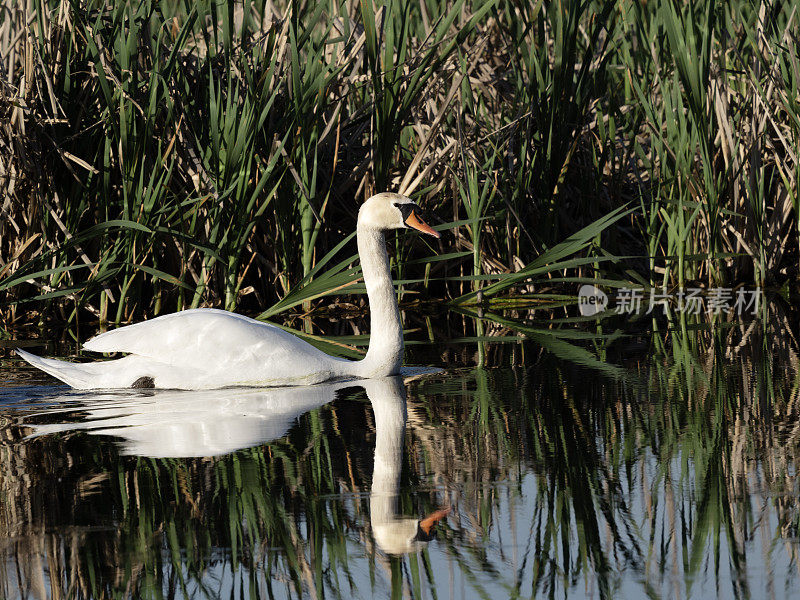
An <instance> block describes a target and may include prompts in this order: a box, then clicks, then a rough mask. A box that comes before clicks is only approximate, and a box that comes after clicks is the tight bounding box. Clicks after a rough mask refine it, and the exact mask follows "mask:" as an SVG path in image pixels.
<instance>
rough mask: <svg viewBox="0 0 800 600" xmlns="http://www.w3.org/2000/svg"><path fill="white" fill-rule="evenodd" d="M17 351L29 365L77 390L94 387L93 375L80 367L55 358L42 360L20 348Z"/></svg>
mask: <svg viewBox="0 0 800 600" xmlns="http://www.w3.org/2000/svg"><path fill="white" fill-rule="evenodd" d="M15 351H16V353H17V354H18V355H19V356H20V357H22V358H23V359H24V360H25V361H26V362H28V363H29V364H31V365H33V366H34V367H36V368H37V369H40V370H42V371H44V372H45V373H47V374H49V375H52V376H53V377H55V378H56V379H60V380H61V381H63V382H64V383H66V384H67V385H69V386H71V387H74V388H77V389H88V388H91V387H93V386H92V383H91V379H92V377H91V374H90V373H87V372H86V371H85V370H84V369H82V368H81V366H80V365H77V364H75V363H70V362H65V361H63V360H55V359H53V358H42V357H41V356H36V355H35V354H31V353H30V352H25V350H21V349H19V348H17V349H16V350H15Z"/></svg>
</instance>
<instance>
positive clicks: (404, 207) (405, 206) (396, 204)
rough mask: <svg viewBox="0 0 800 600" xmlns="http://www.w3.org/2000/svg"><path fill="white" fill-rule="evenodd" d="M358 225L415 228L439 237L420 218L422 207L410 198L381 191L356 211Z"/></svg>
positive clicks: (381, 229) (381, 227) (437, 233)
mask: <svg viewBox="0 0 800 600" xmlns="http://www.w3.org/2000/svg"><path fill="white" fill-rule="evenodd" d="M358 226H359V227H369V228H371V229H377V230H379V231H387V230H389V229H416V230H417V231H421V232H422V233H427V234H428V235H432V236H433V237H437V238H438V237H440V235H439V232H438V231H435V230H434V229H432V228H431V226H430V225H428V224H427V223H426V222H425V221H424V220H423V219H422V209H421V208H420V207H419V205H418V204H417V203H416V202H414V201H413V200H412V199H411V198H407V197H406V196H402V195H400V194H393V193H390V192H383V193H381V194H375V195H374V196H372V197H371V198H370V199H368V200H367V201H366V202H364V204H362V205H361V208H360V209H359V211H358Z"/></svg>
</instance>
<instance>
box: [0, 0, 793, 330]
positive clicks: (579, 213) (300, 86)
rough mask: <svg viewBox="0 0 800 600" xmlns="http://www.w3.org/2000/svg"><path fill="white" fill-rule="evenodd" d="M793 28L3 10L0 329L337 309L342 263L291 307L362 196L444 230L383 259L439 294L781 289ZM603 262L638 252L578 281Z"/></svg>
mask: <svg viewBox="0 0 800 600" xmlns="http://www.w3.org/2000/svg"><path fill="white" fill-rule="evenodd" d="M797 8H798V5H797V3H796V2H784V3H772V2H769V1H768V0H762V1H760V2H759V3H757V4H755V5H754V4H752V3H750V2H745V1H744V0H739V1H736V2H729V3H726V4H725V6H723V7H719V6H717V5H716V4H715V3H713V2H711V1H710V0H707V1H703V2H695V3H684V2H676V1H674V0H656V1H649V2H633V3H630V2H602V3H601V2H581V1H579V0H567V1H564V2H538V3H526V2H517V1H515V0H486V1H482V2H478V3H471V4H470V3H466V2H456V3H455V4H452V5H448V4H447V3H444V2H425V3H421V4H415V3H405V4H390V5H383V4H380V3H376V2H374V0H361V1H359V2H356V1H347V2H343V3H339V4H331V5H325V4H315V5H311V4H304V3H300V2H288V3H278V4H277V5H275V4H273V3H269V2H264V1H262V0H258V1H256V2H247V3H244V4H237V3H228V4H225V5H219V4H218V3H215V2H209V1H205V2H200V3H189V2H182V3H173V4H170V5H165V4H163V3H157V2H152V1H150V0H144V1H142V2H138V3H129V4H126V5H117V4H113V3H108V2H103V1H102V0H86V1H83V2H65V1H57V0H51V1H45V0H34V2H31V3H22V2H19V1H17V0H4V1H3V3H2V6H1V7H0V63H1V65H2V66H0V71H1V72H2V74H3V76H2V77H1V78H0V79H2V83H0V181H1V182H2V184H1V185H0V189H2V212H3V218H2V219H0V295H2V301H3V302H4V304H5V305H7V306H8V309H7V310H5V311H4V312H3V323H4V325H5V326H7V327H9V326H11V325H13V324H21V323H24V322H37V321H43V320H48V319H58V320H61V321H71V322H76V321H78V320H79V319H83V320H86V319H87V318H89V319H91V320H100V321H101V322H115V323H119V322H127V321H129V320H132V319H137V318H143V317H149V316H154V315H157V314H159V313H161V312H164V311H171V310H175V309H181V308H186V307H191V306H201V305H203V306H220V307H224V308H227V309H231V310H233V309H236V310H241V311H244V312H249V313H253V314H261V313H264V314H270V315H273V316H277V315H278V314H279V313H280V312H283V311H286V310H293V309H294V308H295V307H297V306H300V305H302V306H303V308H304V311H305V312H307V311H308V310H310V309H312V308H314V307H316V306H319V305H320V304H323V303H324V300H321V299H322V298H324V296H326V295H328V294H330V293H333V292H342V291H343V289H344V288H342V287H341V286H343V285H345V284H347V283H351V284H352V287H351V288H350V289H349V291H351V292H353V293H357V292H358V291H359V289H360V288H358V287H357V285H356V283H355V280H356V279H357V276H358V273H357V271H355V270H352V269H350V267H351V266H352V264H349V265H348V268H345V267H343V266H341V265H340V266H339V270H338V271H335V272H333V273H331V274H329V276H328V279H327V285H322V284H319V285H316V286H314V287H311V288H308V289H307V290H306V291H305V292H304V289H305V288H306V287H307V286H309V285H310V284H311V283H312V281H314V280H318V279H320V278H321V277H322V275H323V271H321V270H320V269H317V267H318V266H319V264H320V262H321V259H322V258H323V257H328V256H329V253H330V251H331V250H333V249H334V248H335V247H337V244H338V243H339V241H341V240H342V239H344V238H345V237H346V235H347V234H348V233H350V231H352V229H353V227H354V224H355V217H356V209H357V206H358V202H359V201H360V200H362V199H363V198H365V197H368V196H369V195H371V194H372V193H374V192H375V191H380V190H384V189H391V190H398V191H401V192H403V193H406V194H410V195H411V196H412V197H414V198H415V199H417V200H418V201H419V202H420V203H421V204H422V205H424V206H425V207H427V208H428V209H430V212H431V213H432V214H437V215H440V216H441V218H442V220H444V221H450V222H452V223H453V225H452V229H453V232H452V237H445V238H444V241H443V242H442V245H441V246H440V247H439V250H440V251H442V252H443V253H445V254H447V255H448V256H449V261H448V262H449V264H438V263H434V262H427V263H426V262H425V260H424V259H420V257H419V256H418V255H417V251H416V250H415V244H414V241H413V237H412V236H405V237H403V238H400V239H398V240H397V244H398V245H397V247H396V249H395V252H394V255H395V256H396V257H397V258H398V260H402V261H409V260H411V261H416V260H419V261H420V262H419V263H418V264H422V265H423V266H424V268H425V270H426V276H425V279H426V284H427V285H426V288H425V289H426V293H428V294H429V295H432V296H434V297H437V298H447V299H450V298H457V299H459V302H461V303H463V302H464V301H465V300H469V301H470V302H472V301H475V300H476V299H479V298H485V297H487V296H490V295H491V294H495V295H496V294H501V295H504V296H509V295H512V296H513V295H519V294H523V293H526V292H528V291H530V290H531V289H535V288H536V283H535V282H532V280H531V278H530V277H528V276H527V275H528V274H529V273H530V271H531V270H537V272H539V271H538V269H542V268H543V270H542V271H541V273H543V278H546V279H560V278H570V277H575V278H581V277H583V278H586V277H589V278H593V277H600V278H602V277H609V276H612V275H613V276H614V277H612V278H616V279H622V280H627V281H632V280H634V279H635V280H637V281H638V280H639V279H641V280H644V281H647V282H648V284H649V285H658V286H661V285H666V286H673V285H684V284H686V283H687V282H696V281H704V282H707V283H708V284H709V285H712V284H725V285H728V284H730V285H734V284H741V283H751V282H752V283H755V284H760V285H772V284H782V283H783V282H784V281H786V280H787V278H790V277H791V276H792V275H793V274H795V273H797V267H798V255H799V254H798V250H799V249H800V230H798V217H797V214H798V212H797V209H798V200H797V176H798V173H800V171H799V170H798V169H800V167H799V166H798V161H797V150H796V149H797V147H798V134H800V108H798V99H797V94H796V90H797V87H798V76H799V75H798V73H800V67H799V66H798V62H797V53H796V51H795V47H796V42H797V29H798V28H797V19H798V18H800V17H798V11H797V10H796V9H797ZM651 40H665V41H664V43H663V44H656V43H654V42H651ZM623 206H637V207H638V210H637V211H636V212H634V213H631V214H626V215H624V216H621V217H619V219H618V220H609V219H608V218H607V216H608V215H610V214H611V215H617V216H618V215H620V213H619V212H618V211H619V210H620V209H621V208H622V207H623ZM601 225H602V226H601ZM587 227H593V231H594V236H593V238H592V239H591V241H590V243H587V244H585V245H578V246H575V247H574V249H573V250H574V253H573V254H570V255H568V256H566V257H562V260H560V261H556V262H557V263H558V264H555V265H553V264H551V261H550V260H546V261H544V263H542V261H539V262H538V263H537V262H536V261H537V260H539V258H540V257H542V256H547V253H548V252H549V251H552V250H553V249H555V248H556V247H559V245H560V244H562V243H564V240H568V239H571V238H572V236H574V235H575V232H576V231H580V230H585V228H587ZM450 246H454V247H455V248H454V250H455V252H453V251H450V252H445V249H446V248H448V247H450ZM342 251H343V252H345V254H343V255H342V256H337V257H336V259H337V261H336V262H334V263H330V262H329V263H328V264H333V265H337V264H339V263H341V261H343V260H345V259H346V258H348V257H350V255H351V253H350V252H348V251H347V249H345V248H344V247H342ZM602 256H605V257H615V256H616V257H631V256H635V257H638V258H637V259H627V260H628V261H629V262H630V265H627V266H625V267H624V268H621V267H620V266H612V264H609V263H608V262H607V264H603V261H600V262H597V261H586V262H583V261H584V260H585V259H587V258H590V257H602ZM534 264H537V266H536V267H534ZM630 267H632V268H633V270H634V271H635V272H636V277H635V278H634V277H632V276H631V275H630V274H627V275H626V274H625V273H626V272H628V273H629V272H630V270H631V269H630ZM626 269H627V271H626ZM345 273H347V275H345ZM403 274H404V275H405V272H403ZM347 277H349V278H350V279H349V280H347V281H346V279H347ZM465 282H469V286H468V288H467V289H464V286H465ZM498 284H499V285H498ZM491 286H494V287H491ZM483 288H491V289H485V290H484V289H483ZM467 292H470V293H475V295H474V296H472V297H470V298H471V299H469V298H466V297H465V294H466V293H467ZM477 292H481V293H480V294H477ZM289 299H291V301H289Z"/></svg>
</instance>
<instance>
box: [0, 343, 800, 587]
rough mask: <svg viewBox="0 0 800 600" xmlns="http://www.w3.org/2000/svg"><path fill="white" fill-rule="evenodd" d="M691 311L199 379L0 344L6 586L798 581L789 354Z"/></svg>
mask: <svg viewBox="0 0 800 600" xmlns="http://www.w3.org/2000/svg"><path fill="white" fill-rule="evenodd" d="M704 335H705V334H704ZM670 336H673V338H674V339H670V340H667V342H668V343H666V344H665V343H664V340H665V339H666V338H669V337H670ZM698 337H702V336H698V335H697V334H696V333H695V332H693V331H691V330H688V331H683V332H681V331H678V332H677V333H674V332H673V333H667V334H666V337H662V338H657V336H654V337H653V338H647V339H645V340H644V341H642V340H638V341H637V340H634V341H631V342H628V343H625V344H622V346H621V348H619V349H618V351H617V352H616V353H611V354H604V353H603V352H598V351H597V348H596V347H595V348H593V349H592V352H591V353H590V354H591V356H592V357H591V358H589V359H587V358H586V356H585V354H582V353H581V352H578V353H577V354H575V357H576V359H575V360H571V359H570V358H569V352H567V351H565V349H564V347H563V346H559V345H558V344H563V343H566V342H563V341H558V344H555V345H553V346H552V347H551V350H552V351H551V352H547V351H543V350H542V347H541V346H540V345H538V344H534V343H532V342H530V341H529V342H519V341H514V342H511V343H506V344H499V343H498V344H488V345H486V344H483V343H481V352H476V346H475V344H469V343H467V344H461V345H460V346H457V347H454V348H456V350H453V348H451V349H450V350H449V351H448V352H450V354H451V355H452V354H459V352H460V353H461V355H462V356H466V357H468V358H469V360H465V361H462V363H463V364H460V365H458V366H453V362H454V361H453V360H451V359H452V356H450V358H449V359H448V360H447V363H448V364H442V365H441V366H442V367H443V368H442V370H441V371H439V372H435V373H431V372H427V371H425V370H424V369H417V370H414V369H411V370H410V371H408V372H407V373H405V376H404V377H395V378H388V379H386V380H370V381H353V382H346V383H338V384H332V385H321V386H314V387H312V388H292V389H264V390H237V389H229V390H219V391H213V392H173V391H151V390H135V391H134V390H132V391H124V392H108V393H99V394H98V393H92V394H86V393H80V392H77V391H72V390H69V389H68V388H66V387H65V386H63V385H59V384H57V382H55V381H54V380H52V379H49V378H47V377H46V376H44V375H39V374H38V373H35V372H32V371H30V370H28V369H26V368H24V367H23V366H22V365H20V364H19V363H18V362H16V361H14V360H13V359H7V360H6V361H4V363H3V364H4V368H3V370H2V372H1V373H2V374H1V375H0V379H1V380H2V381H0V460H1V461H2V469H1V471H0V498H1V500H0V502H1V504H0V535H2V541H0V554H1V555H2V557H1V558H0V570H1V572H0V581H2V586H3V587H2V589H0V596H1V597H3V598H9V599H10V598H78V597H80V598H89V597H91V598H101V597H131V598H185V597H190V598H299V597H308V598H323V597H325V598H373V597H375V598H382V597H393V598H401V597H402V598H493V599H499V598H531V597H558V598H617V597H625V598H628V599H631V598H661V597H665V598H666V597H670V598H684V597H691V598H709V597H716V598H732V597H736V598H750V597H752V598H770V599H772V598H789V597H796V593H797V590H799V589H800V562H798V551H799V550H800V543H798V531H799V529H798V527H799V526H800V510H798V497H800V487H799V486H798V479H797V466H798V450H800V443H798V442H800V420H798V417H800V393H799V392H798V389H799V388H800V377H798V369H797V364H798V362H797V355H796V354H794V353H792V352H788V353H786V352H784V353H783V354H781V353H779V352H777V351H775V350H774V348H773V346H774V344H775V343H777V342H776V339H775V338H774V336H771V335H770V333H769V331H767V330H766V329H765V330H764V332H763V333H762V334H761V335H752V332H751V333H750V334H748V337H747V338H746V339H745V340H744V342H743V343H742V338H743V336H742V337H740V338H737V339H736V340H734V341H733V342H732V341H731V339H732V338H731V335H730V332H723V333H721V334H719V335H718V336H717V335H716V334H715V333H711V334H708V336H707V337H706V338H705V339H706V340H707V343H705V344H703V343H699V342H697V339H698ZM717 339H719V340H722V341H723V342H724V344H719V343H717V342H716V341H715V340H717ZM551 341H552V340H551ZM559 349H560V350H559ZM582 352H583V353H589V351H588V350H583V351H582ZM437 357H438V359H437ZM582 357H583V358H582ZM441 358H442V352H441V351H440V349H439V348H431V347H429V348H427V349H426V348H419V349H418V350H416V351H415V354H414V356H412V360H411V362H417V364H436V363H437V361H438V362H440V363H441V362H442V361H441ZM473 358H478V359H479V360H480V362H482V363H484V364H485V365H490V364H491V365H494V366H482V367H477V366H475V365H474V364H473V365H470V364H468V363H469V362H470V360H472V359H473Z"/></svg>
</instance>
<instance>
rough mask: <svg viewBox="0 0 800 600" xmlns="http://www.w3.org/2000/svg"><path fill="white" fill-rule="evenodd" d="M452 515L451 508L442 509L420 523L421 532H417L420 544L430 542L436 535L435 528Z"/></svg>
mask: <svg viewBox="0 0 800 600" xmlns="http://www.w3.org/2000/svg"><path fill="white" fill-rule="evenodd" d="M449 514H450V508H449V507H448V508H442V509H441V510H437V511H436V512H434V513H431V514H430V515H428V516H427V517H425V518H424V519H422V520H421V521H420V522H419V531H418V532H417V540H418V541H420V542H429V541H430V540H432V539H433V537H434V536H435V535H436V530H435V529H434V527H435V526H436V524H437V523H438V522H439V521H441V520H442V519H444V518H445V517H446V516H447V515H449Z"/></svg>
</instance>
